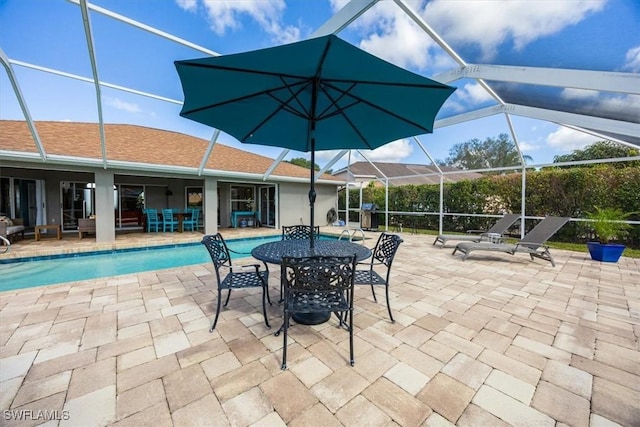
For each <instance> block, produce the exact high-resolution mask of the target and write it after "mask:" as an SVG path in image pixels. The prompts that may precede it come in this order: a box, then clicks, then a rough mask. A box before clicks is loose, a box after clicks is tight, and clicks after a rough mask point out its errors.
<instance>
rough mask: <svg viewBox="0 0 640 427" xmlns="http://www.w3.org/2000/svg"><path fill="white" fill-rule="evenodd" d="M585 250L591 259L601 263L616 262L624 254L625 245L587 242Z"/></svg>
mask: <svg viewBox="0 0 640 427" xmlns="http://www.w3.org/2000/svg"><path fill="white" fill-rule="evenodd" d="M587 248H589V253H590V254H591V259H593V260H596V261H602V262H618V259H620V257H621V256H622V252H624V248H625V245H617V244H612V243H609V244H606V245H603V244H602V243H598V242H588V243H587Z"/></svg>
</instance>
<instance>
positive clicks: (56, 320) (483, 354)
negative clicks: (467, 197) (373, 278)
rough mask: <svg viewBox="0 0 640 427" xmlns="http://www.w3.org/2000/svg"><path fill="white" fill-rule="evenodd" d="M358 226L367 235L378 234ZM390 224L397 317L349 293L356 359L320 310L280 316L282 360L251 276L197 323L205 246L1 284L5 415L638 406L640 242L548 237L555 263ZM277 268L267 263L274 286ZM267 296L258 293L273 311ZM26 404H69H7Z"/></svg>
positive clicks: (512, 415)
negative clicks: (247, 285) (603, 249)
mask: <svg viewBox="0 0 640 427" xmlns="http://www.w3.org/2000/svg"><path fill="white" fill-rule="evenodd" d="M222 231H223V234H225V237H228V235H238V236H240V235H242V236H245V234H241V233H262V234H268V233H273V232H274V231H273V230H270V229H267V228H259V229H251V230H222ZM327 231H333V232H335V231H336V230H335V229H332V228H330V227H328V228H327ZM146 234H147V233H143V234H142V235H140V236H138V235H137V234H135V233H132V234H129V235H127V236H120V235H118V245H120V244H122V245H126V244H131V245H135V244H140V242H147V243H142V244H143V245H145V244H149V243H148V242H152V241H153V240H145V239H153V238H154V237H155V238H156V240H157V238H158V237H159V236H160V235H161V233H160V234H159V236H151V235H146ZM173 234H174V236H167V237H168V238H171V239H174V241H176V242H178V241H183V242H184V241H194V242H196V241H199V240H200V239H201V237H202V235H201V234H197V233H173ZM178 234H183V235H182V236H178ZM367 235H368V236H369V237H371V239H369V240H367V241H366V242H365V244H371V245H373V244H375V240H376V239H377V236H378V234H377V233H367ZM402 236H403V239H404V240H405V242H404V243H403V245H402V246H401V247H400V250H399V252H398V255H397V257H396V259H395V260H394V266H393V275H392V286H391V288H390V297H391V307H392V309H393V311H394V316H395V317H396V322H395V323H391V322H390V321H389V319H388V315H387V313H386V306H385V304H384V302H382V303H381V302H378V303H375V302H374V301H373V299H372V298H371V295H370V292H367V291H366V289H364V290H363V291H362V292H357V293H356V295H355V298H356V301H355V306H356V314H355V319H354V323H355V331H354V336H355V340H354V341H355V355H356V363H355V366H353V367H351V366H349V363H348V334H346V333H345V331H344V330H341V329H339V328H336V327H335V321H334V319H332V320H331V321H330V322H328V323H326V324H322V325H316V326H310V327H294V328H292V329H291V330H290V332H291V333H290V337H289V338H290V340H289V346H288V355H287V359H288V360H287V362H288V370H286V371H282V370H281V369H280V363H281V358H282V337H281V336H280V337H275V336H273V332H275V328H272V329H267V328H266V327H265V325H264V321H263V319H262V314H261V313H260V311H261V307H260V305H261V301H260V293H259V290H256V291H255V292H253V290H252V291H251V292H249V291H241V292H236V293H234V295H233V296H232V298H231V301H230V303H229V305H228V306H227V307H226V308H223V310H222V311H221V316H220V319H219V321H218V325H217V327H216V330H215V331H214V332H212V333H209V331H208V328H209V326H210V322H211V320H212V318H213V313H214V310H215V299H216V295H215V288H213V287H212V283H214V282H215V278H214V276H213V268H212V266H211V265H210V264H208V263H207V264H202V265H195V266H188V267H182V268H175V269H166V270H159V271H153V272H144V273H139V274H131V275H124V276H118V277H113V278H106V279H95V280H88V281H84V282H77V283H68V284H60V285H54V286H50V287H39V288H32V289H24V290H17V291H7V292H0V409H2V410H3V411H4V410H9V411H10V412H8V413H7V412H3V416H2V417H3V421H2V424H3V425H7V426H12V425H19V426H21V427H22V426H29V425H38V424H42V425H44V426H54V425H60V426H66V425H110V426H136V427H138V426H145V425H148V426H153V427H163V426H172V425H175V426H178V425H179V426H187V425H221V426H223V425H247V426H265V425H268V426H283V425H289V426H305V427H306V426H309V425H317V426H322V427H330V426H334V425H335V426H340V425H371V426H378V425H380V426H452V425H457V426H461V427H466V426H485V425H491V426H498V427H502V426H507V425H513V426H519V425H520V426H527V427H528V426H531V425H536V426H545V425H548V426H558V427H560V426H565V425H579V426H581V425H588V426H590V427H603V426H616V425H620V426H627V425H629V426H631V425H636V424H637V421H638V420H639V419H640V405H639V404H638V402H640V341H639V337H640V320H638V319H640V260H634V259H629V258H624V257H623V258H622V259H621V260H620V261H619V262H618V263H616V264H610V263H606V264H601V263H597V262H593V261H591V260H590V259H589V257H588V255H587V254H586V253H577V252H567V251H558V250H553V249H552V252H553V253H554V257H555V259H556V262H557V266H556V267H555V268H554V267H551V266H550V265H549V264H548V263H544V262H541V261H539V260H534V261H530V260H529V259H528V258H527V257H522V256H517V254H516V256H513V257H504V259H502V257H501V258H500V259H499V260H498V259H497V258H495V257H489V258H485V257H482V256H480V255H478V256H477V257H473V258H471V259H469V260H466V261H464V263H463V262H462V261H461V260H460V259H458V257H452V256H451V251H450V250H442V249H439V248H434V247H433V246H432V245H431V243H432V241H433V239H432V238H431V237H427V236H421V235H411V234H408V233H403V234H402ZM67 237H69V238H67ZM180 239H187V240H180ZM189 239H190V240H189ZM136 242H138V243H136ZM166 242H167V240H162V243H163V244H164V243H166ZM30 243H31V240H27V239H25V242H24V244H21V243H20V242H18V243H17V244H16V245H14V246H13V247H12V256H15V254H26V256H34V255H37V254H38V252H37V250H44V249H46V248H47V247H49V249H48V250H49V253H51V247H53V248H58V249H59V250H60V251H61V252H62V251H65V252H68V251H69V250H93V249H95V247H96V245H95V242H91V239H83V241H82V242H80V241H74V239H73V238H72V237H71V236H65V239H64V240H62V241H57V240H55V239H46V240H43V241H41V242H37V243H38V244H39V245H38V248H39V249H37V250H35V251H36V252H31V253H29V252H28V248H29V247H30V246H31V245H30ZM76 245H77V246H76ZM25 248H26V249H25ZM14 249H15V251H14ZM32 251H34V249H32ZM53 253H55V251H54V252H53ZM239 261H244V260H239ZM246 261H247V262H249V261H250V259H247V260H246ZM278 275H279V271H278V269H277V268H275V269H271V275H270V286H271V295H272V296H275V295H278V293H279V277H278ZM281 310H282V307H281V306H279V305H278V304H275V303H274V304H273V305H272V306H270V307H269V312H268V314H269V320H270V322H271V323H272V325H274V326H275V327H278V326H279V325H280V323H281V318H282V317H281V316H282V313H281ZM36 410H41V411H42V410H48V411H58V412H54V414H57V415H65V417H68V419H56V420H52V421H50V422H47V423H44V424H43V422H42V420H40V421H37V420H30V421H26V420H22V421H18V420H16V419H14V418H12V417H13V415H12V414H14V415H16V416H17V414H18V413H19V411H36ZM11 411H18V412H11ZM22 413H25V412H22ZM7 414H8V415H7ZM7 417H8V419H7Z"/></svg>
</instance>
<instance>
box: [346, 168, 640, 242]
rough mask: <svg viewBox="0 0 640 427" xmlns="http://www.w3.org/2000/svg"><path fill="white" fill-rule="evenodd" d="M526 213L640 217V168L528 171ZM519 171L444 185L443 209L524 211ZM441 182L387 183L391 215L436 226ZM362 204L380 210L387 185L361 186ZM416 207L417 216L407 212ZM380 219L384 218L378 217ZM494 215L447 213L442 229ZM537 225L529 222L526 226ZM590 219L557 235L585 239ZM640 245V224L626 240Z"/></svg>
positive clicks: (473, 225)
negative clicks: (607, 211) (607, 210)
mask: <svg viewBox="0 0 640 427" xmlns="http://www.w3.org/2000/svg"><path fill="white" fill-rule="evenodd" d="M526 178H527V188H526V212H525V214H526V216H539V217H543V216H547V215H555V216H569V217H571V218H586V216H587V213H588V212H591V211H593V210H594V207H595V206H599V207H612V208H619V209H621V210H623V211H624V212H634V213H635V214H634V215H632V216H631V217H630V220H634V221H638V220H640V168H638V167H629V168H615V167H613V166H611V165H600V166H597V167H588V168H585V167H575V168H568V169H565V168H546V169H544V170H541V171H527V176H526ZM521 189H522V176H521V173H510V174H505V175H489V176H486V177H484V178H480V179H475V180H463V181H459V182H456V183H448V184H445V185H444V208H443V210H444V212H445V213H460V214H501V213H503V212H516V213H519V212H520V211H521V200H522V191H521ZM344 196H345V192H342V194H341V197H340V198H339V204H338V207H339V209H340V210H342V211H344V209H345V197H344ZM349 199H350V202H349V205H350V207H351V208H353V207H354V206H358V203H359V194H358V192H357V191H354V192H350V197H349ZM439 199H440V186H439V185H437V184H434V185H428V184H424V185H403V186H397V187H389V214H390V216H392V217H393V218H394V219H395V220H396V221H398V222H402V223H403V224H404V225H405V226H410V227H411V226H414V225H415V226H416V227H417V228H421V229H427V230H437V229H438V220H439V218H438V215H437V214H438V212H439V203H440V202H439ZM362 202H363V203H375V204H377V205H378V207H379V210H380V211H383V210H384V208H385V189H384V187H374V186H369V187H367V188H364V189H363V200H362ZM401 212H413V213H418V214H419V215H417V216H416V215H403V214H401ZM350 215H351V218H350V220H351V221H357V220H358V218H357V213H355V212H352V213H350ZM379 222H380V224H383V223H384V219H383V218H382V217H381V218H380V221H379ZM493 222H495V218H482V217H474V216H464V215H462V216H457V215H453V216H448V215H447V216H445V217H444V222H443V228H444V230H447V231H461V232H463V231H465V230H468V229H485V228H487V227H488V226H490V225H491V224H492V223H493ZM534 225H535V223H534V221H527V224H526V229H530V228H532V227H533V226H534ZM590 237H591V236H590V229H589V227H588V223H585V222H579V221H578V222H573V221H572V222H571V223H569V224H568V225H566V226H565V227H563V228H562V230H560V231H559V232H558V233H557V234H556V236H554V239H555V240H560V241H567V242H584V241H586V240H589V238H590ZM624 243H626V244H627V245H630V246H632V247H635V248H637V247H640V226H638V225H635V226H634V227H633V230H632V231H631V233H630V234H629V236H628V237H627V239H626V241H625V242H624Z"/></svg>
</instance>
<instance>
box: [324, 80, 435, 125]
mask: <svg viewBox="0 0 640 427" xmlns="http://www.w3.org/2000/svg"><path fill="white" fill-rule="evenodd" d="M347 81H348V80H347ZM325 84H326V85H327V86H329V87H331V88H332V89H335V90H336V91H338V92H342V90H341V89H339V88H337V87H335V86H333V85H332V84H330V83H329V82H327V81H325ZM357 85H358V83H356V84H354V85H353V86H352V87H351V88H350V89H349V90H351V89H353V88H354V87H355V86H357ZM405 86H407V87H421V88H429V87H431V85H412V84H407V85H405ZM439 88H441V89H446V88H444V87H441V86H433V89H439ZM325 93H326V91H325ZM344 94H345V96H349V97H351V98H353V99H355V100H357V101H359V102H361V103H363V104H366V105H368V106H370V107H371V108H375V109H376V110H378V111H382V112H384V113H386V114H389V115H390V116H393V117H395V118H396V119H398V120H401V121H403V122H405V123H408V124H410V125H412V126H415V127H417V128H418V129H422V130H425V131H426V132H431V131H430V130H429V129H427V128H425V127H424V126H422V125H421V124H419V123H415V122H413V121H411V120H407V119H406V118H404V117H402V116H400V115H398V114H397V113H394V112H393V111H391V110H388V109H386V108H382V107H380V106H378V105H376V104H374V103H372V102H369V101H367V100H366V99H363V98H361V97H359V96H356V95H353V94H352V93H347V92H344ZM327 96H329V95H328V94H327ZM329 98H331V97H329ZM353 105H355V104H352V105H351V106H353ZM341 111H344V108H343V109H341V110H337V111H336V112H337V113H340V114H342V113H341Z"/></svg>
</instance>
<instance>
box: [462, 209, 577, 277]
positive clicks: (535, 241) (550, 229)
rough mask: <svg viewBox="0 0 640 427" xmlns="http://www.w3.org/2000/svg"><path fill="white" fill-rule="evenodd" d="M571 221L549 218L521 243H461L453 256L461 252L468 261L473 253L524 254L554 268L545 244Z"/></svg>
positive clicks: (539, 224)
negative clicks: (546, 262) (545, 262)
mask: <svg viewBox="0 0 640 427" xmlns="http://www.w3.org/2000/svg"><path fill="white" fill-rule="evenodd" d="M568 221H569V218H565V217H557V216H548V217H546V218H544V219H543V220H542V221H540V222H539V223H538V225H536V226H535V227H533V228H532V229H531V231H529V232H528V233H527V234H526V235H525V236H524V237H523V238H522V239H521V240H520V241H519V242H517V243H515V244H511V243H491V242H461V243H458V244H457V245H456V248H455V249H454V250H453V255H455V254H456V252H458V251H460V252H462V253H463V254H464V256H463V257H462V260H463V261H464V260H465V259H467V257H468V256H469V254H470V253H471V252H472V251H491V252H504V253H508V254H511V255H513V254H515V253H516V252H522V253H526V254H529V256H531V259H532V260H533V258H534V257H535V258H540V259H544V260H546V261H549V262H550V263H551V265H552V266H554V267H555V266H556V263H555V262H554V261H553V257H552V256H551V253H550V252H549V247H548V246H546V245H545V244H544V242H546V241H547V240H549V238H551V236H553V235H554V234H555V233H556V232H557V231H558V230H560V229H561V228H562V226H563V225H565V224H566V223H567V222H568Z"/></svg>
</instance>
